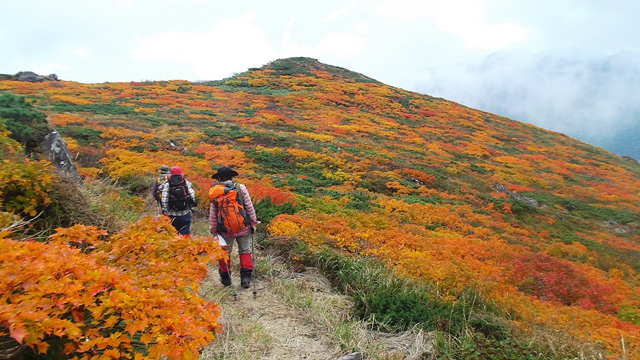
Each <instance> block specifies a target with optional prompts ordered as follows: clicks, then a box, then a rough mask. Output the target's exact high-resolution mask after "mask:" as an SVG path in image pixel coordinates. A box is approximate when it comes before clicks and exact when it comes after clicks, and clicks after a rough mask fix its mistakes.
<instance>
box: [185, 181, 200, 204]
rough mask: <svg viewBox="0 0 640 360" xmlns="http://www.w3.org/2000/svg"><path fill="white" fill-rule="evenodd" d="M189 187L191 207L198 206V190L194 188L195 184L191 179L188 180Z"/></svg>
mask: <svg viewBox="0 0 640 360" xmlns="http://www.w3.org/2000/svg"><path fill="white" fill-rule="evenodd" d="M187 189H188V191H189V197H190V198H191V204H192V205H191V207H196V206H198V200H196V192H195V190H193V186H192V185H191V183H190V182H189V181H187Z"/></svg>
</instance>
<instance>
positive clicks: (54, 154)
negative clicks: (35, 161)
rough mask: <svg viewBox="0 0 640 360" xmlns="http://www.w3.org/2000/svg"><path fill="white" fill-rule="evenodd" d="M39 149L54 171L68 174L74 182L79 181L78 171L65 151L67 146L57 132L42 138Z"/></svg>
mask: <svg viewBox="0 0 640 360" xmlns="http://www.w3.org/2000/svg"><path fill="white" fill-rule="evenodd" d="M41 149H42V154H44V156H45V158H46V159H47V160H49V161H50V162H51V164H53V166H55V167H56V169H58V170H59V171H62V172H64V173H66V174H68V175H69V176H71V177H72V178H73V179H75V180H78V181H80V180H81V177H80V174H78V169H77V168H76V166H75V165H74V164H73V162H72V161H71V155H70V154H69V152H68V151H67V144H66V143H65V142H64V140H62V137H61V136H60V134H59V133H58V132H57V131H54V132H51V133H49V134H47V135H46V136H45V137H44V140H43V141H42V143H41Z"/></svg>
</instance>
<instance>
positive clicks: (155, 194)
mask: <svg viewBox="0 0 640 360" xmlns="http://www.w3.org/2000/svg"><path fill="white" fill-rule="evenodd" d="M151 195H153V198H154V199H156V200H157V199H158V179H156V180H155V181H154V182H153V189H151Z"/></svg>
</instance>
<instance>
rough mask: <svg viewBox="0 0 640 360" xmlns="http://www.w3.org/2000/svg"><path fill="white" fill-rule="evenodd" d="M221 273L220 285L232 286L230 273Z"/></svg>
mask: <svg viewBox="0 0 640 360" xmlns="http://www.w3.org/2000/svg"><path fill="white" fill-rule="evenodd" d="M218 272H219V273H220V283H221V284H222V285H224V286H231V273H230V272H222V271H219V270H218Z"/></svg>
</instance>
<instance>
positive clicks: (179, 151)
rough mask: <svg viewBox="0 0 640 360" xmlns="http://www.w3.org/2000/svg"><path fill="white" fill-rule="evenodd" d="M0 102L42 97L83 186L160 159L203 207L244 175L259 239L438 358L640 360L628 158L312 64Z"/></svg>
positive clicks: (639, 240) (638, 261) (137, 175)
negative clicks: (427, 339)
mask: <svg viewBox="0 0 640 360" xmlns="http://www.w3.org/2000/svg"><path fill="white" fill-rule="evenodd" d="M0 91H2V92H6V93H13V94H16V95H19V96H24V97H25V98H27V99H28V100H29V101H32V102H34V104H33V106H34V107H35V108H36V109H37V110H39V111H41V112H43V113H45V114H46V115H47V119H48V124H49V126H51V127H53V128H54V129H55V130H57V131H58V132H60V133H61V134H62V135H63V136H64V138H65V140H66V141H67V145H68V147H69V149H70V151H71V153H72V156H73V157H74V158H75V159H76V163H77V165H78V166H79V171H80V173H81V174H82V175H83V176H85V177H86V182H87V183H96V182H98V181H101V179H105V178H110V179H113V180H117V181H118V184H119V185H120V186H124V187H125V188H126V192H124V193H121V194H117V195H115V196H116V197H120V198H122V199H123V203H125V204H136V203H138V204H139V203H140V202H141V201H142V199H144V198H146V197H147V194H148V191H149V187H150V184H151V183H152V182H153V179H154V176H155V171H156V169H157V168H158V167H159V166H160V165H161V164H168V165H179V166H181V167H182V169H183V170H184V171H185V173H186V174H187V176H188V178H189V179H190V180H191V181H192V182H193V183H194V185H195V187H196V192H197V195H198V197H199V198H200V203H203V204H205V203H206V202H207V200H206V190H207V189H208V187H209V185H210V183H211V179H210V175H211V174H212V173H213V172H214V170H215V169H217V167H218V166H221V165H230V166H233V167H234V168H235V169H236V170H238V172H239V173H240V174H241V175H240V177H239V178H238V180H239V181H241V182H243V183H245V184H247V186H248V188H249V191H250V192H251V194H252V196H253V197H254V203H255V204H256V207H257V208H258V211H259V212H258V213H259V217H260V218H261V220H262V221H263V222H264V223H266V224H267V225H266V229H267V231H268V233H269V234H270V239H267V240H266V243H267V244H271V245H273V246H275V247H284V248H293V249H296V250H295V251H291V252H289V255H290V256H291V257H292V261H302V262H308V263H312V264H315V265H317V266H319V267H321V268H324V269H325V270H326V272H327V274H328V277H329V278H330V279H332V280H333V281H334V284H335V285H336V286H337V287H338V288H342V289H343V290H344V291H345V292H347V293H349V292H350V293H351V294H353V295H354V296H355V305H354V311H355V312H356V313H357V314H359V315H360V316H361V317H363V318H367V319H377V320H378V321H381V322H384V323H385V324H386V325H390V326H392V327H396V328H398V329H401V328H402V329H406V328H409V327H411V326H414V325H416V324H417V325H419V326H422V327H424V328H426V329H428V330H438V331H441V332H442V333H443V334H449V335H450V336H453V337H454V338H455V339H458V341H457V342H456V341H450V340H443V341H442V342H441V344H440V348H441V350H442V351H445V349H449V351H451V354H457V355H451V356H452V357H456V356H458V357H460V358H464V357H465V356H466V357H467V358H470V357H471V355H470V354H475V355H474V356H478V358H483V356H485V357H484V358H487V356H489V355H487V354H493V353H492V351H496V353H497V354H503V355H504V354H509V355H508V356H515V357H516V358H554V357H558V358H562V357H572V356H575V357H579V356H584V357H588V358H598V356H600V354H604V355H606V356H609V357H610V358H629V359H631V358H638V357H640V344H639V343H638V342H639V341H640V303H639V302H638V300H640V297H639V295H640V294H639V292H638V285H639V281H640V278H639V277H638V274H639V273H640V233H638V226H639V225H640V192H639V189H640V165H639V164H638V163H637V162H635V161H633V160H630V159H626V158H622V157H620V156H617V155H614V154H611V153H608V152H606V151H604V150H602V149H599V148H595V147H592V146H589V145H587V144H584V143H581V142H579V141H576V140H574V139H571V138H568V137H566V136H563V135H561V134H558V133H553V132H549V131H546V130H544V129H541V128H537V127H535V126H532V125H528V124H524V123H520V122H518V121H514V120H510V119H507V118H504V117H500V116H497V115H494V114H489V113H484V112H481V111H478V110H474V109H470V108H467V107H465V106H462V105H460V104H456V103H453V102H450V101H447V100H444V99H440V98H433V97H429V96H426V95H420V94H416V93H411V92H407V91H404V90H401V89H397V88H393V87H390V86H387V85H384V84H381V83H379V82H377V81H375V80H373V79H370V78H368V77H366V76H364V75H361V74H357V73H354V72H351V71H348V70H346V69H342V68H337V67H333V66H329V65H325V64H321V63H319V62H317V61H316V60H313V59H308V58H291V59H281V60H276V61H274V62H272V63H270V64H268V65H266V66H263V67H262V68H258V69H251V70H250V71H248V72H246V73H242V74H238V75H236V76H234V77H232V78H229V79H225V80H222V81H213V82H206V83H190V82H186V81H164V82H145V83H134V82H131V83H103V84H81V83H75V82H45V83H35V84H33V83H23V82H16V81H0ZM327 249H331V251H328V250H327ZM336 250H337V252H336ZM363 266H364V268H363ZM376 266H382V268H383V269H385V271H388V272H389V273H388V274H387V273H385V275H384V276H385V279H387V276H390V278H389V279H391V280H385V281H379V278H378V276H382V275H379V274H378V273H377V272H375V271H370V269H371V268H372V267H376ZM367 269H369V270H367ZM381 271H382V270H381ZM376 274H378V275H376ZM449 335H448V336H449ZM448 339H449V338H448ZM456 344H457V345H456ZM467 345H468V346H470V347H471V348H475V349H476V351H480V352H479V353H477V352H476V353H473V351H474V350H465V349H464V346H467ZM456 346H458V347H457V348H456ZM477 349H480V350H477ZM496 349H497V350H496ZM456 351H457V352H456ZM464 351H467V353H464ZM461 354H466V355H461ZM478 354H479V355H478ZM518 354H520V355H518ZM491 356H494V355H491ZM495 356H496V357H495V358H504V357H501V356H502V355H495ZM505 356H506V355H505Z"/></svg>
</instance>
